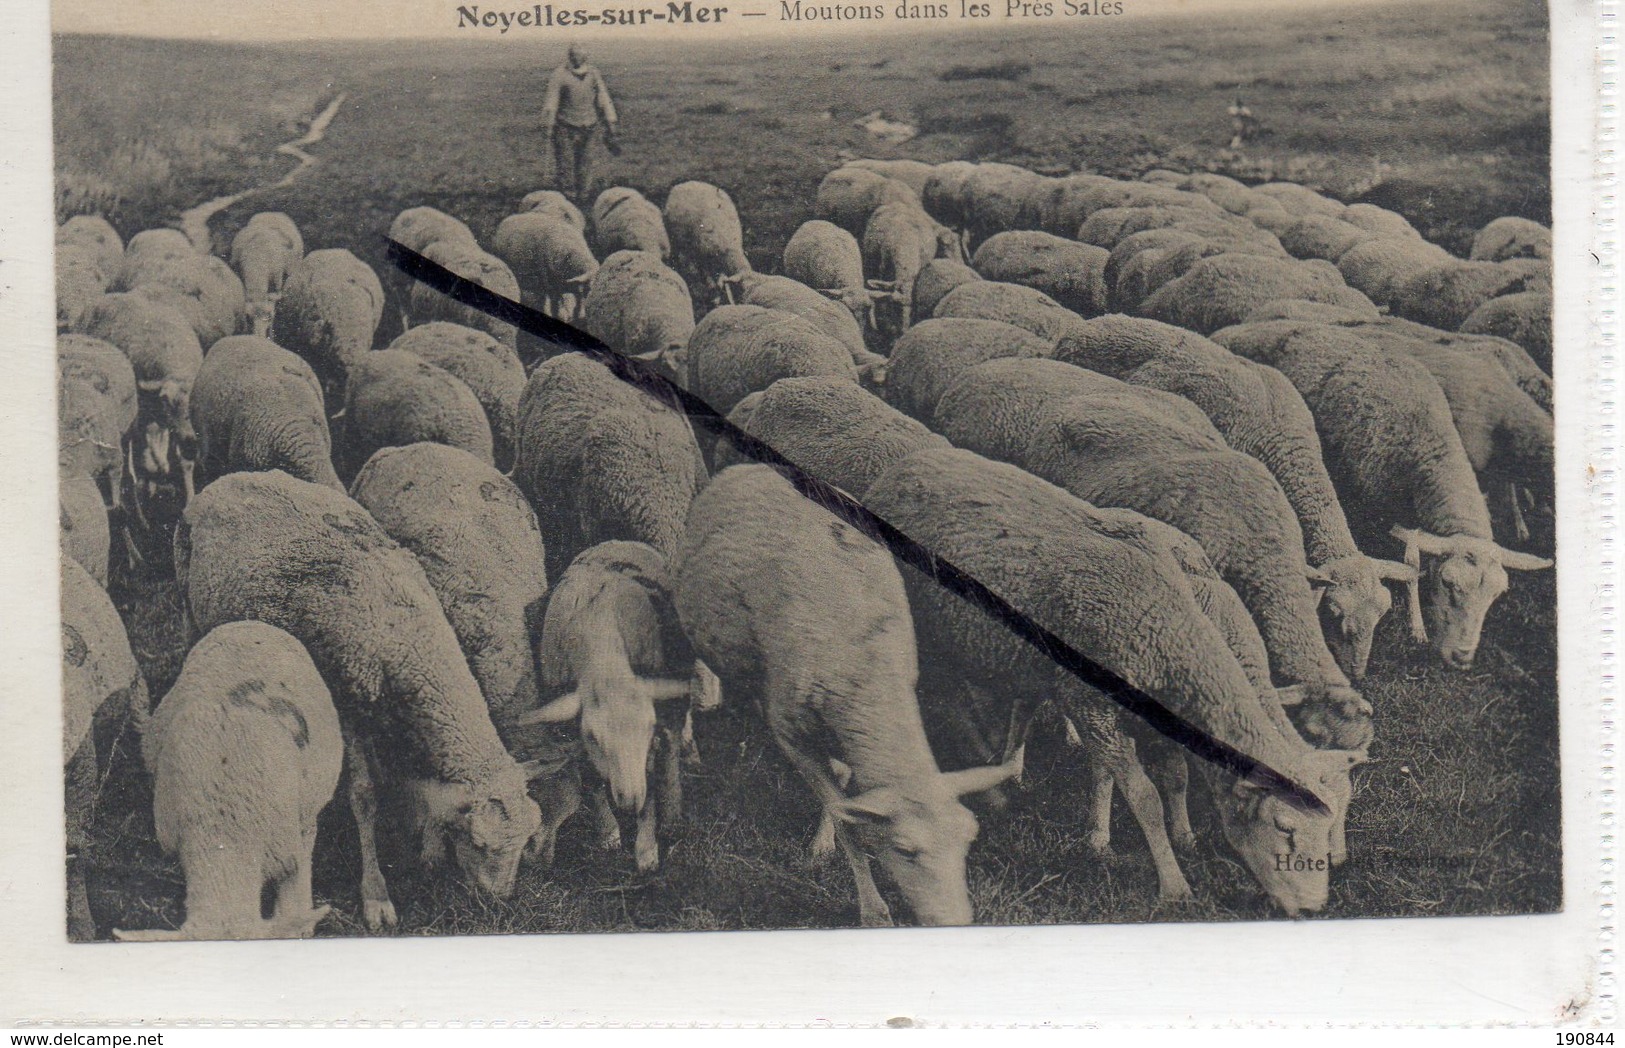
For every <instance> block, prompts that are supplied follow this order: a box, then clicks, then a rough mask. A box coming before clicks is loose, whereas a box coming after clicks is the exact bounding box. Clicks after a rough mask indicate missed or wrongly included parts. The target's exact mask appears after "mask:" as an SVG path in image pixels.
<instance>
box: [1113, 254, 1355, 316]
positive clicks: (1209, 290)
mask: <svg viewBox="0 0 1625 1048" xmlns="http://www.w3.org/2000/svg"><path fill="white" fill-rule="evenodd" d="M1277 298H1301V299H1307V300H1309V301H1311V302H1327V303H1330V304H1332V305H1337V306H1344V307H1346V308H1348V309H1355V310H1363V311H1365V312H1366V313H1367V314H1368V315H1369V316H1371V317H1373V318H1375V317H1376V316H1377V308H1376V306H1374V305H1372V304H1371V303H1370V301H1368V300H1367V299H1366V298H1365V296H1364V295H1361V294H1360V293H1359V292H1358V291H1355V290H1354V289H1353V288H1350V287H1348V286H1347V285H1345V284H1344V283H1343V281H1342V279H1341V278H1340V277H1339V276H1338V273H1337V270H1335V269H1333V268H1331V267H1330V266H1324V267H1323V266H1320V265H1317V264H1315V263H1311V262H1300V261H1291V260H1283V259H1275V258H1263V257H1260V256H1257V255H1239V254H1229V253H1227V254H1223V255H1215V256H1213V257H1211V258H1204V259H1202V260H1201V261H1199V262H1197V263H1196V264H1195V265H1194V266H1192V267H1191V268H1190V269H1189V270H1187V271H1186V273H1185V275H1184V276H1182V277H1180V278H1179V279H1177V280H1174V281H1172V282H1170V283H1167V284H1164V285H1163V286H1162V287H1161V288H1158V289H1157V291H1156V292H1155V293H1154V294H1152V295H1151V297H1150V298H1147V299H1146V300H1145V301H1144V302H1142V303H1140V307H1139V309H1138V310H1137V311H1136V312H1137V313H1138V315H1140V316H1142V317H1146V318H1147V319H1150V320H1160V321H1162V322H1163V323H1165V324H1172V325H1174V326H1175V327H1182V328H1189V329H1190V330H1192V331H1195V332H1197V333H1198V334H1203V335H1207V334H1211V333H1213V332H1215V331H1217V330H1219V329H1220V328H1222V327H1229V326H1230V325H1232V324H1238V323H1240V322H1241V321H1242V320H1243V319H1244V318H1246V316H1247V315H1248V314H1249V313H1251V312H1252V311H1253V310H1254V309H1256V308H1257V307H1258V306H1259V305H1260V304H1262V303H1264V302H1268V301H1270V300H1271V299H1277Z"/></svg>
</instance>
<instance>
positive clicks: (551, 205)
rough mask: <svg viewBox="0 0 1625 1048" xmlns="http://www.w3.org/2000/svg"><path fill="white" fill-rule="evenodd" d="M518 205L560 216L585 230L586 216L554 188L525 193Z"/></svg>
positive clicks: (526, 208)
mask: <svg viewBox="0 0 1625 1048" xmlns="http://www.w3.org/2000/svg"><path fill="white" fill-rule="evenodd" d="M519 206H520V207H522V208H524V209H525V210H526V211H529V212H531V213H533V214H538V215H548V216H550V217H552V218H562V219H563V220H564V221H566V222H568V223H570V224H571V225H572V226H575V227H576V228H577V229H579V230H581V231H582V232H583V233H585V232H586V231H587V216H586V215H583V214H582V213H581V209H580V208H579V207H577V206H576V205H575V201H573V200H571V199H570V198H569V197H567V196H565V195H564V194H563V193H560V192H559V191H558V190H556V189H538V190H536V191H535V192H534V193H526V194H525V198H524V199H523V200H521V201H520V202H519Z"/></svg>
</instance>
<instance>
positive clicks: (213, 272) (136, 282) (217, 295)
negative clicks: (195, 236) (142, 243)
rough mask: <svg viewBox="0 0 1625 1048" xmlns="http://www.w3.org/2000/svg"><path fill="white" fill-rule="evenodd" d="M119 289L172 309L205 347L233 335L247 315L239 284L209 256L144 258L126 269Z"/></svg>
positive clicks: (191, 254)
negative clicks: (184, 318) (181, 317)
mask: <svg viewBox="0 0 1625 1048" xmlns="http://www.w3.org/2000/svg"><path fill="white" fill-rule="evenodd" d="M131 243H132V244H134V243H135V241H133V240H132V241H131ZM123 287H124V288H126V289H127V290H130V291H135V292H139V293H141V294H144V295H146V296H147V297H148V298H151V299H153V300H154V301H157V302H163V303H165V304H166V305H170V306H173V307H174V308H175V310H176V311H177V312H179V313H180V314H182V315H183V316H185V317H186V320H187V322H188V323H189V324H191V325H192V330H193V331H195V332H196V333H197V337H198V341H199V342H200V343H201V344H202V345H203V346H204V347H205V348H207V347H209V346H212V345H214V343H216V342H218V341H219V340H220V339H222V338H225V337H226V336H227V335H235V334H236V333H237V331H238V330H239V329H240V328H241V327H242V326H243V319H244V317H245V316H246V315H247V306H246V304H245V299H244V295H243V282H242V281H241V280H239V279H238V278H237V274H236V273H234V272H232V269H231V267H230V266H229V265H227V264H226V263H225V261H224V260H223V259H219V258H216V257H215V256H213V255H200V254H198V253H196V252H192V253H190V254H182V255H173V256H169V255H166V256H164V257H161V258H150V259H145V260H143V261H142V262H141V263H140V264H139V265H137V266H136V267H135V268H134V269H133V271H132V270H131V269H127V270H126V272H125V277H124V280H123Z"/></svg>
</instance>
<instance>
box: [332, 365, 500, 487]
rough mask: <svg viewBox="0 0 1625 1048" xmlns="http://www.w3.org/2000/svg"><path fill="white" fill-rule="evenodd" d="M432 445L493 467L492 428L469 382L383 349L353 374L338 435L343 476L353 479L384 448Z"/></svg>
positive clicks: (355, 369) (346, 394) (340, 468)
mask: <svg viewBox="0 0 1625 1048" xmlns="http://www.w3.org/2000/svg"><path fill="white" fill-rule="evenodd" d="M422 441H431V442H433V443H436V444H447V445H450V446H451V447H454V448H461V449H462V450H464V451H466V452H468V453H469V454H470V455H473V456H474V457H475V458H477V459H479V460H480V461H481V462H484V463H485V464H487V465H491V464H492V462H493V457H492V451H491V443H492V442H491V423H490V420H488V419H487V418H486V417H485V409H484V408H483V407H481V406H480V401H479V398H478V397H476V396H475V395H474V391H473V390H471V389H469V388H468V385H467V383H465V382H463V381H462V380H461V379H459V378H457V377H455V376H454V375H452V374H451V372H449V371H446V370H445V369H444V368H440V367H436V366H435V365H433V364H431V363H429V362H428V361H427V360H425V359H423V358H422V357H420V356H418V355H417V354H416V353H411V352H408V351H406V350H401V349H380V350H377V351H376V352H373V353H368V354H367V355H366V356H364V357H362V358H361V360H360V362H359V363H357V364H356V365H355V367H353V368H351V369H350V382H349V385H348V386H347V387H346V388H345V392H344V414H343V420H342V424H341V427H340V429H339V433H338V444H339V455H338V459H339V472H340V475H341V476H344V477H351V478H353V477H354V476H355V474H356V472H357V471H358V470H360V468H361V466H362V465H363V464H364V463H365V462H366V461H367V459H369V458H371V457H372V455H373V453H374V452H375V451H377V450H378V449H379V448H387V447H405V446H406V445H408V444H417V443H419V442H422Z"/></svg>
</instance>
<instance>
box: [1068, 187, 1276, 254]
mask: <svg viewBox="0 0 1625 1048" xmlns="http://www.w3.org/2000/svg"><path fill="white" fill-rule="evenodd" d="M1196 199H1198V200H1203V201H1205V200H1206V198H1205V197H1197V198H1196ZM1246 225H1247V224H1246V223H1245V222H1242V221H1241V220H1239V219H1237V218H1235V217H1234V216H1233V215H1230V214H1227V213H1226V212H1223V211H1215V209H1213V208H1212V207H1211V206H1209V207H1192V206H1174V205H1169V204H1156V205H1152V206H1141V207H1107V208H1101V209H1100V210H1099V211H1096V212H1094V213H1093V214H1091V215H1090V216H1089V218H1088V220H1087V221H1085V222H1084V223H1083V225H1081V226H1079V227H1078V229H1077V231H1076V233H1077V239H1078V240H1081V241H1083V242H1084V243H1085V244H1093V245H1095V246H1096V247H1100V248H1103V249H1105V250H1107V251H1110V250H1111V249H1112V248H1114V247H1116V246H1117V245H1118V243H1119V242H1121V241H1122V240H1123V239H1125V238H1127V237H1131V236H1133V235H1134V234H1135V233H1143V232H1145V231H1146V230H1149V229H1184V230H1186V231H1187V232H1191V233H1195V234H1197V235H1199V236H1214V237H1227V236H1234V237H1244V236H1249V235H1251V233H1252V229H1251V227H1247V231H1246V232H1242V231H1241V230H1242V227H1245V226H1246Z"/></svg>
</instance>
